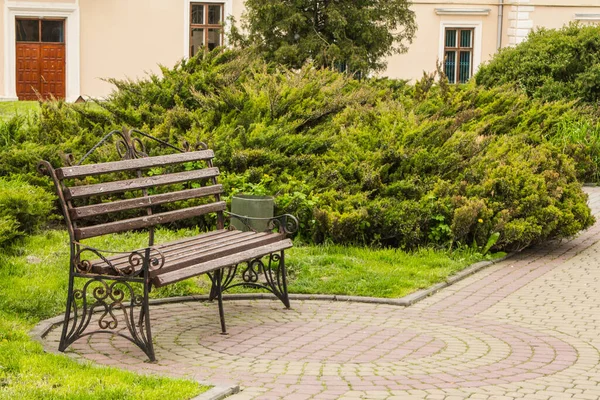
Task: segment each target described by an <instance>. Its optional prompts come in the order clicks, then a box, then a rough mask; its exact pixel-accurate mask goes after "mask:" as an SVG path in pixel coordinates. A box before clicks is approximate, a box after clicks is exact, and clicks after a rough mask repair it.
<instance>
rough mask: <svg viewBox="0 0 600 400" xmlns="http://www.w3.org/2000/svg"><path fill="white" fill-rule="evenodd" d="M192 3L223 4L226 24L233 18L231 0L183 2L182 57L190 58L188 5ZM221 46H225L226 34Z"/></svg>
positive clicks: (186, 0) (192, 0)
mask: <svg viewBox="0 0 600 400" xmlns="http://www.w3.org/2000/svg"><path fill="white" fill-rule="evenodd" d="M192 3H216V4H223V8H224V10H223V14H224V18H225V20H224V21H223V23H224V24H227V22H228V21H229V17H230V16H233V0H183V35H184V36H183V57H184V58H189V57H190V5H191V4H192ZM223 44H227V32H225V38H224V40H223Z"/></svg>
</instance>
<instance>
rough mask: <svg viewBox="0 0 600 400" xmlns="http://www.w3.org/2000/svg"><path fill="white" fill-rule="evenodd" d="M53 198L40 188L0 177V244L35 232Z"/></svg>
mask: <svg viewBox="0 0 600 400" xmlns="http://www.w3.org/2000/svg"><path fill="white" fill-rule="evenodd" d="M53 200H54V197H53V196H52V195H51V194H49V193H48V192H46V191H44V190H43V189H41V188H38V187H35V186H32V185H29V184H28V183H25V182H22V181H21V180H18V179H16V180H7V179H4V178H1V177H0V246H3V245H6V244H7V243H9V242H11V241H12V240H14V239H15V238H17V237H20V236H23V235H25V234H31V233H33V232H35V231H36V230H37V229H38V228H39V227H40V225H43V224H44V222H45V221H46V220H47V218H48V217H49V216H50V211H51V210H52V201H53Z"/></svg>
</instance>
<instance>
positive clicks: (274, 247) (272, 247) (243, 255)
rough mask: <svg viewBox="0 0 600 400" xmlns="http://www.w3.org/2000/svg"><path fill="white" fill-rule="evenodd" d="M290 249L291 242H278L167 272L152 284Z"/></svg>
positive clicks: (180, 278)
mask: <svg viewBox="0 0 600 400" xmlns="http://www.w3.org/2000/svg"><path fill="white" fill-rule="evenodd" d="M291 247H292V241H291V240H290V239H285V240H279V241H277V242H275V243H271V244H267V245H264V246H260V247H256V248H253V249H251V250H245V251H241V252H238V253H235V254H230V255H228V256H225V257H220V258H217V259H213V260H210V261H206V262H201V263H198V264H195V265H192V266H190V267H187V268H183V269H177V270H175V271H171V272H167V273H164V274H161V275H158V276H156V277H155V278H154V279H153V280H152V282H153V284H154V286H155V287H162V286H165V285H169V284H171V283H175V282H179V281H182V280H184V279H188V278H192V277H194V276H198V275H202V274H205V273H207V272H211V271H215V270H217V269H221V268H224V267H229V266H232V265H236V264H239V263H241V262H244V261H250V260H253V259H255V258H258V257H261V256H265V255H267V254H270V253H275V252H278V251H281V250H285V249H289V248H291Z"/></svg>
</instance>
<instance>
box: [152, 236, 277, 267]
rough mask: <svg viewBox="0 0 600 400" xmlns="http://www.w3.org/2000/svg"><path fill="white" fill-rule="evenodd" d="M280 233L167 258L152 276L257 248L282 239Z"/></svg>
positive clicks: (217, 245)
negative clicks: (171, 258) (170, 258)
mask: <svg viewBox="0 0 600 400" xmlns="http://www.w3.org/2000/svg"><path fill="white" fill-rule="evenodd" d="M282 238H283V236H282V235H280V234H264V233H261V234H256V235H255V236H250V237H247V238H245V239H240V240H236V241H232V242H231V243H221V244H215V245H214V246H213V245H211V246H208V247H207V248H206V250H204V249H203V250H202V251H196V252H193V253H190V254H188V255H187V256H185V257H178V258H175V259H173V260H170V261H169V260H167V263H165V265H164V266H163V267H162V268H161V269H160V270H154V271H151V272H150V277H155V276H158V275H163V274H165V273H168V272H169V271H174V270H180V269H184V268H187V267H190V266H192V265H196V264H198V263H202V262H207V261H210V260H214V259H218V258H221V257H225V256H229V255H232V254H236V253H239V252H242V251H246V250H251V249H255V248H257V247H260V246H264V245H267V244H271V243H275V242H279V241H281V239H282Z"/></svg>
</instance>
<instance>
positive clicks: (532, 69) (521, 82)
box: [475, 24, 600, 103]
mask: <svg viewBox="0 0 600 400" xmlns="http://www.w3.org/2000/svg"><path fill="white" fill-rule="evenodd" d="M475 79H476V81H477V83H478V84H481V85H484V86H486V87H488V88H490V87H495V86H501V85H505V84H510V85H513V86H515V87H519V88H522V89H523V90H524V91H525V92H526V93H527V95H529V96H530V97H534V98H540V99H543V100H549V101H552V100H565V99H568V100H575V99H583V100H584V101H586V102H590V103H596V102H597V101H598V100H599V99H600V27H598V26H595V25H578V24H570V25H567V26H565V27H563V28H562V29H545V28H539V29H538V30H536V31H534V32H532V33H530V35H529V37H528V39H527V40H526V41H524V42H522V43H520V44H519V45H517V46H515V47H507V48H504V49H502V50H501V51H500V52H499V53H498V54H497V55H496V56H494V58H493V59H492V60H491V61H490V62H489V63H488V64H487V65H484V66H482V67H481V68H480V69H479V72H478V73H477V74H476V75H475Z"/></svg>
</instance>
